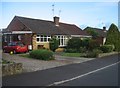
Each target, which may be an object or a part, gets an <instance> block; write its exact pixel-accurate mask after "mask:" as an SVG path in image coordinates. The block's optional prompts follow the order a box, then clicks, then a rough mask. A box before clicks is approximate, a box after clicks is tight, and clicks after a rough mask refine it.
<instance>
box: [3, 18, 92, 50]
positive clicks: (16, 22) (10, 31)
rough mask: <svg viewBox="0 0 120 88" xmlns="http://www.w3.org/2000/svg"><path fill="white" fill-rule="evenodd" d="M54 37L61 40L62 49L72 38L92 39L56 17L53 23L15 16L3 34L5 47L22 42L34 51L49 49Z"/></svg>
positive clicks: (77, 28)
mask: <svg viewBox="0 0 120 88" xmlns="http://www.w3.org/2000/svg"><path fill="white" fill-rule="evenodd" d="M53 36H56V38H58V39H59V47H60V48H61V47H65V46H66V44H67V41H68V40H69V39H70V38H72V37H80V38H88V37H91V36H89V35H88V34H87V33H86V32H85V31H82V30H81V29H80V28H79V27H77V26H76V25H74V24H67V23H62V22H59V17H56V16H55V17H54V18H53V21H47V20H40V19H32V18H26V17H19V16H15V17H14V18H13V20H12V21H11V23H10V24H9V25H8V27H7V28H6V30H5V31H4V32H3V45H6V44H7V43H9V42H11V41H21V42H23V43H24V44H27V45H31V46H32V49H40V48H43V47H44V48H48V49H49V40H50V39H51V38H52V37H53Z"/></svg>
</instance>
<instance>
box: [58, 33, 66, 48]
mask: <svg viewBox="0 0 120 88" xmlns="http://www.w3.org/2000/svg"><path fill="white" fill-rule="evenodd" d="M56 37H57V38H58V39H59V46H66V45H67V42H68V38H67V36H63V35H58V36H56Z"/></svg>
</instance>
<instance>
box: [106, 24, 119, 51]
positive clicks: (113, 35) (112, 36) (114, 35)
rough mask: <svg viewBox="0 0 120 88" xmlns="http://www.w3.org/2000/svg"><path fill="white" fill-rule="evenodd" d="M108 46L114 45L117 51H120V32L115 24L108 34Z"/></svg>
mask: <svg viewBox="0 0 120 88" xmlns="http://www.w3.org/2000/svg"><path fill="white" fill-rule="evenodd" d="M106 44H108V45H114V46H115V51H120V32H119V30H118V27H117V26H116V25H115V24H111V26H110V28H109V30H108V32H107V37H106Z"/></svg>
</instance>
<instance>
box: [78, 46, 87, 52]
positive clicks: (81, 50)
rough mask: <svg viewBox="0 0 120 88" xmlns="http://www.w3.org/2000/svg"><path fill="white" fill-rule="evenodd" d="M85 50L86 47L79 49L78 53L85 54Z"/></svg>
mask: <svg viewBox="0 0 120 88" xmlns="http://www.w3.org/2000/svg"><path fill="white" fill-rule="evenodd" d="M86 50H87V49H86V47H80V50H79V52H80V53H85V52H86Z"/></svg>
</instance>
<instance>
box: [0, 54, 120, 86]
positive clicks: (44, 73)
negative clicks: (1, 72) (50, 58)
mask: <svg viewBox="0 0 120 88" xmlns="http://www.w3.org/2000/svg"><path fill="white" fill-rule="evenodd" d="M119 63H120V61H119V57H118V55H111V56H107V57H102V58H98V59H94V60H91V61H87V62H84V63H78V64H70V65H65V66H60V67H56V68H51V69H46V70H41V71H36V72H30V73H23V74H18V75H12V76H5V77H3V80H2V81H3V86H38V87H39V86H43V87H44V86H53V87H54V86H117V85H118V64H119ZM48 88H49V87H48ZM50 88H52V87H50Z"/></svg>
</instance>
